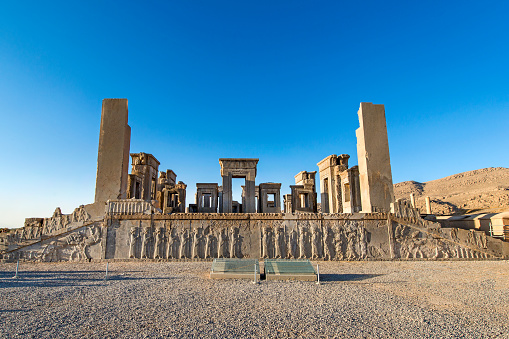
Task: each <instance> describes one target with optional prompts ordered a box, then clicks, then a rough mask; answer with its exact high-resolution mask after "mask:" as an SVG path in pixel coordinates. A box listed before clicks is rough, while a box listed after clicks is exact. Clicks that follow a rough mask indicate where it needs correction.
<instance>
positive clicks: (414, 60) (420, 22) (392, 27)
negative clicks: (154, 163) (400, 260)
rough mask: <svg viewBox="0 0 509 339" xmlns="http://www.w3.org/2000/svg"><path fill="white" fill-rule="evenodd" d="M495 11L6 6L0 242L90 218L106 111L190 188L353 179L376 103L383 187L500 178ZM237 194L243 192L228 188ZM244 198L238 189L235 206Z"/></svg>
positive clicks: (498, 19) (504, 8) (499, 13)
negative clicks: (325, 174)
mask: <svg viewBox="0 0 509 339" xmlns="http://www.w3.org/2000/svg"><path fill="white" fill-rule="evenodd" d="M507 13H509V2H507V1H419V2H417V1H396V2H394V1H348V2H346V1H337V0H335V1H297V0H291V1H260V0H257V1H218V0H215V1H208V0H207V1H205V0H204V1H191V0H189V1H160V2H154V1H143V2H142V1H82V2H76V1H61V2H59V1H30V2H27V1H3V2H2V3H1V5H0V117H1V123H0V141H1V145H2V149H3V152H2V154H3V164H2V166H0V178H1V183H2V184H1V188H0V227H19V226H22V224H23V220H24V218H25V217H35V216H40V217H48V216H50V215H51V214H52V212H53V210H54V209H55V207H56V206H60V207H61V208H62V211H63V212H64V213H71V212H72V210H73V209H74V208H75V207H77V206H78V205H80V204H86V203H91V202H93V199H94V190H95V175H96V163H97V147H98V141H99V124H100V114H101V101H102V99H104V98H127V99H128V100H129V124H130V126H131V128H132V136H131V152H140V151H141V152H147V153H152V154H154V155H155V156H156V157H157V158H158V159H159V161H160V162H161V167H160V170H165V169H167V168H170V169H173V170H174V171H175V172H176V173H177V175H178V177H177V180H182V181H184V182H185V183H186V184H188V192H187V193H188V199H187V202H188V203H192V202H193V201H194V193H195V187H196V186H195V184H196V182H220V179H221V177H220V174H219V163H218V158H221V157H225V158H226V157H257V158H260V162H259V163H258V176H257V183H260V182H281V183H282V194H286V193H289V192H290V190H289V185H291V184H293V183H294V181H293V180H294V179H293V176H294V175H295V174H296V173H298V172H299V171H301V170H308V171H314V170H317V166H316V163H317V162H318V161H320V160H321V159H323V158H324V157H326V156H328V155H330V154H341V153H348V154H350V155H351V156H352V157H351V161H350V163H351V165H355V164H357V156H356V139H355V129H356V128H357V127H358V120H357V110H358V107H359V103H360V102H361V101H366V102H373V103H377V104H384V105H385V109H386V117H387V124H388V132H389V145H390V152H391V162H392V172H393V179H394V182H395V183H396V182H400V181H406V180H417V181H428V180H433V179H437V178H441V177H444V176H447V175H451V174H455V173H458V172H463V171H468V170H473V169H478V168H484V167H492V166H503V167H508V165H509V158H508V155H509V150H508V145H509V139H508V137H507V126H508V124H509V67H508V60H509V20H508V19H507ZM235 184H236V185H237V186H240V181H239V182H235ZM235 198H237V199H240V190H239V189H238V190H237V191H236V193H234V199H235Z"/></svg>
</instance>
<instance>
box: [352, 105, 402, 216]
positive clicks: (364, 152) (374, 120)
mask: <svg viewBox="0 0 509 339" xmlns="http://www.w3.org/2000/svg"><path fill="white" fill-rule="evenodd" d="M358 115H359V124H360V127H359V128H358V129H357V131H356V135H357V157H358V161H359V182H360V189H361V200H362V212H364V213H371V212H389V211H390V210H391V203H392V202H394V189H393V185H392V172H391V160H390V156H389V141H388V138H387V125H386V121H385V108H384V105H373V104H372V103H369V102H361V104H360V108H359V111H358Z"/></svg>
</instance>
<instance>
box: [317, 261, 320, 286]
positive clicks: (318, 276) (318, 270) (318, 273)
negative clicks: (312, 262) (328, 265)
mask: <svg viewBox="0 0 509 339" xmlns="http://www.w3.org/2000/svg"><path fill="white" fill-rule="evenodd" d="M316 278H317V280H316V284H317V285H320V268H319V267H318V264H316Z"/></svg>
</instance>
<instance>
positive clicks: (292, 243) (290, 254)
mask: <svg viewBox="0 0 509 339" xmlns="http://www.w3.org/2000/svg"><path fill="white" fill-rule="evenodd" d="M297 240H298V239H297V232H295V230H292V231H291V232H290V234H289V235H288V244H287V245H288V248H287V250H286V258H287V259H291V258H295V257H297Z"/></svg>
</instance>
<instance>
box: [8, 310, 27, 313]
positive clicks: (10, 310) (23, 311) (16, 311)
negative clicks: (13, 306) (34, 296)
mask: <svg viewBox="0 0 509 339" xmlns="http://www.w3.org/2000/svg"><path fill="white" fill-rule="evenodd" d="M30 311H31V310H0V313H8V312H30Z"/></svg>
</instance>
